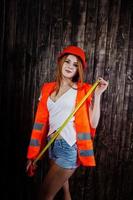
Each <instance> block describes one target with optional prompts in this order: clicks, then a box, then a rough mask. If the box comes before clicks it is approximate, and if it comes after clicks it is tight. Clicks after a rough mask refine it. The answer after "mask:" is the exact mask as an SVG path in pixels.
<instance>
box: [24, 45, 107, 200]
mask: <svg viewBox="0 0 133 200" xmlns="http://www.w3.org/2000/svg"><path fill="white" fill-rule="evenodd" d="M85 67H86V63H85V53H84V51H83V49H81V48H80V47H77V46H68V47H66V48H65V49H63V51H62V53H61V54H60V56H59V58H58V64H57V71H56V81H55V82H51V83H46V84H44V85H43V87H42V91H41V97H40V101H39V104H38V108H37V112H36V117H35V123H34V127H33V131H32V134H31V141H30V145H29V147H28V153H27V158H28V164H27V171H28V170H29V166H30V164H31V162H32V161H33V160H34V159H35V158H36V157H37V155H38V154H39V152H40V150H41V148H42V145H44V144H43V143H44V141H46V140H49V139H50V138H51V137H52V135H53V132H54V131H55V130H57V129H58V128H59V127H60V126H61V124H62V123H63V122H64V120H65V119H66V118H67V117H68V116H69V115H70V113H71V112H72V111H73V109H74V108H75V106H76V105H77V104H78V103H79V102H80V101H81V99H82V98H83V97H84V95H85V94H86V93H87V91H88V90H89V89H90V88H91V85H89V84H87V83H83V70H84V69H85ZM107 87H108V82H107V81H105V80H104V79H102V78H100V84H99V85H98V87H97V88H96V90H95V93H94V96H93V103H91V100H92V97H89V98H88V99H87V100H86V102H85V103H84V104H83V105H82V106H81V108H80V109H79V110H78V111H77V112H76V114H75V115H74V117H73V118H72V119H71V120H70V121H69V122H68V124H67V125H66V126H65V127H64V129H63V130H62V132H61V133H60V135H59V136H58V137H57V139H56V140H55V142H54V144H52V145H51V147H50V148H49V158H50V169H49V171H48V174H47V175H46V177H45V178H44V182H43V184H42V187H41V192H40V199H41V200H52V199H54V197H55V195H56V194H57V192H58V191H59V190H60V188H62V187H63V190H64V199H65V200H70V199H71V196H70V192H69V183H68V180H69V178H70V177H71V176H72V174H73V173H74V171H75V169H76V168H77V167H78V166H80V165H83V166H95V158H94V152H93V142H92V138H93V137H94V135H95V129H96V127H97V125H98V122H99V118H100V98H101V95H102V93H103V92H104V91H105V90H106V89H107Z"/></svg>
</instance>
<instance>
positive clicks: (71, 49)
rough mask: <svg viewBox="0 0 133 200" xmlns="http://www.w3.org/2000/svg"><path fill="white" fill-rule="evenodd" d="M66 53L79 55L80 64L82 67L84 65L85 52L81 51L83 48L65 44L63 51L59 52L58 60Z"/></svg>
mask: <svg viewBox="0 0 133 200" xmlns="http://www.w3.org/2000/svg"><path fill="white" fill-rule="evenodd" d="M66 54H72V55H75V56H77V57H79V59H80V60H81V62H82V64H83V68H85V67H86V61H85V52H84V51H83V49H81V48H80V47H77V46H67V47H66V48H64V49H63V51H62V52H61V53H60V55H59V57H58V60H59V59H60V58H61V57H62V56H64V55H66Z"/></svg>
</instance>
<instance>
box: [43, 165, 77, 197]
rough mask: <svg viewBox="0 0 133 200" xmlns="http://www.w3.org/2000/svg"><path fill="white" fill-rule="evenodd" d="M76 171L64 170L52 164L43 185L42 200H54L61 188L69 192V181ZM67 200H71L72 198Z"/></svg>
mask: <svg viewBox="0 0 133 200" xmlns="http://www.w3.org/2000/svg"><path fill="white" fill-rule="evenodd" d="M74 171H75V169H64V168H62V167H59V166H58V165H57V164H55V163H54V164H52V166H51V167H50V170H49V172H48V174H47V175H46V177H45V179H44V182H43V184H42V188H41V194H40V200H53V199H54V197H55V195H56V194H57V192H58V191H59V190H60V189H61V187H64V188H65V191H68V186H69V185H68V183H67V181H68V179H69V178H70V176H71V175H72V174H73V173H74ZM64 184H65V185H64ZM65 194H66V193H65ZM65 200H70V198H69V199H65Z"/></svg>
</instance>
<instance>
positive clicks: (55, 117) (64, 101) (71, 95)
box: [47, 88, 77, 146]
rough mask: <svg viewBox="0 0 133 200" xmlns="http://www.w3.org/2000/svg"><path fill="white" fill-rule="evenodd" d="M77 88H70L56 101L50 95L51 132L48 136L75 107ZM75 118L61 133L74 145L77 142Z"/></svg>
mask: <svg viewBox="0 0 133 200" xmlns="http://www.w3.org/2000/svg"><path fill="white" fill-rule="evenodd" d="M76 95H77V90H75V89H73V88H70V89H69V90H68V91H67V92H65V93H64V94H63V95H62V96H61V97H59V99H58V100H56V102H54V101H53V100H52V99H51V98H50V97H48V101H47V107H48V111H49V133H48V136H49V135H50V134H51V133H53V132H54V131H55V130H57V129H58V128H59V127H60V126H61V125H62V123H63V122H64V121H65V120H66V119H67V117H68V116H69V115H70V114H71V112H72V111H73V110H74V108H75V103H76ZM74 118H75V117H72V119H71V120H70V121H69V122H68V123H67V125H66V126H65V127H64V129H63V130H62V131H61V133H60V135H61V136H62V137H63V138H64V140H65V141H66V142H67V143H68V144H69V145H70V146H72V145H73V144H75V142H76V131H75V128H74V123H73V122H74Z"/></svg>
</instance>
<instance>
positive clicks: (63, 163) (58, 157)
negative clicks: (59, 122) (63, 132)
mask: <svg viewBox="0 0 133 200" xmlns="http://www.w3.org/2000/svg"><path fill="white" fill-rule="evenodd" d="M49 158H50V159H52V160H54V162H55V163H56V164H57V165H59V166H60V167H62V168H66V169H75V168H77V167H78V165H77V145H76V144H74V145H73V146H70V145H69V144H68V143H67V142H66V141H65V140H64V139H63V138H60V139H56V140H55V141H54V143H53V144H51V146H50V147H49Z"/></svg>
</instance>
